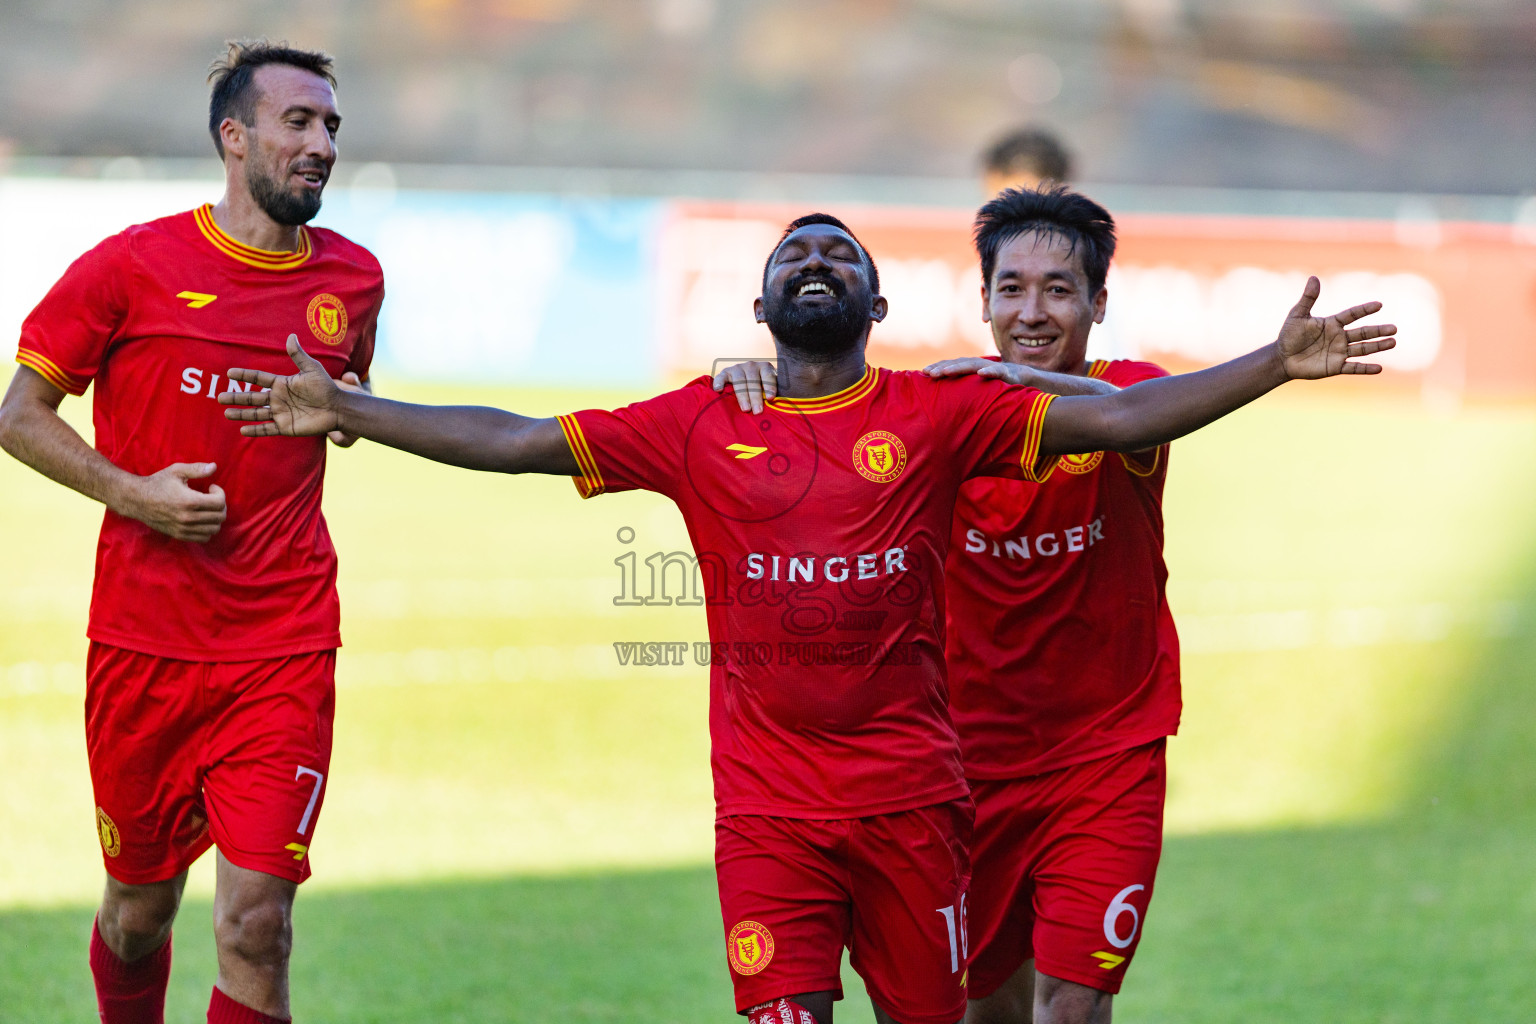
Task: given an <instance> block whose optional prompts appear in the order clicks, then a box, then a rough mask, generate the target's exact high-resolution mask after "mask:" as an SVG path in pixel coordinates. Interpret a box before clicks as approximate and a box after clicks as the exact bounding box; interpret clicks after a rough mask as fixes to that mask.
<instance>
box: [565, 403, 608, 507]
mask: <svg viewBox="0 0 1536 1024" xmlns="http://www.w3.org/2000/svg"><path fill="white" fill-rule="evenodd" d="M555 418H556V419H557V420H559V421H560V429H561V430H562V431H563V432H564V433H565V443H566V444H568V445H570V446H571V454H572V455H574V456H575V457H576V465H577V466H578V467H580V469H581V475H580V476H573V477H571V482H572V483H574V484H575V485H576V492H577V493H578V494H580V495H581V496H582V497H583V498H595V497H597V496H598V495H599V494H602V493H603V491H604V490H606V488H605V487H604V486H603V474H602V472H601V471H599V470H598V468H597V460H596V459H595V458H593V457H592V449H591V448H590V447H588V446H587V438H586V435H584V434H583V433H582V432H581V424H580V423H579V422H577V420H576V415H575V413H570V414H568V415H565V416H557V417H555Z"/></svg>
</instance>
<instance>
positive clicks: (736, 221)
mask: <svg viewBox="0 0 1536 1024" xmlns="http://www.w3.org/2000/svg"><path fill="white" fill-rule="evenodd" d="M806 212H808V210H807V208H806V207H804V206H793V207H792V206H789V205H787V204H769V203H753V204H744V203H723V202H698V201H687V200H684V201H677V202H674V203H672V204H670V212H669V215H668V216H667V218H666V220H665V222H664V224H663V227H662V233H661V238H660V249H659V252H658V257H659V260H658V271H659V280H660V285H661V303H660V310H661V314H660V315H661V324H660V332H659V334H660V343H661V353H662V364H663V370H664V372H665V373H666V375H667V376H668V377H673V378H675V377H679V376H692V375H695V374H698V373H701V372H703V371H705V370H707V369H708V368H709V367H710V365H711V364H712V362H713V361H714V360H716V359H722V358H725V359H733V358H737V357H741V358H745V357H751V356H765V355H771V354H772V352H773V348H772V343H771V340H770V339H769V337H768V333H767V329H766V328H764V327H763V326H761V325H759V324H756V323H754V322H753V320H752V316H751V304H752V300H753V298H755V297H756V296H757V295H758V294H759V293H760V291H761V285H762V278H761V271H762V265H763V260H764V259H765V258H766V256H767V255H768V253H769V251H770V250H771V249H772V247H773V245H774V243H775V242H776V241H777V240H778V238H779V235H780V233H781V231H782V230H783V225H784V224H786V223H788V222H789V221H790V220H791V219H793V218H794V217H796V216H799V215H800V214H803V213H806ZM826 212H829V213H833V214H836V215H837V216H839V217H841V218H842V219H843V220H844V221H846V222H847V223H848V225H849V226H850V227H851V228H852V229H853V231H854V232H855V233H856V234H857V235H858V236H859V238H860V239H861V240H862V241H863V242H864V244H865V245H866V246H867V247H868V248H869V251H870V253H871V254H872V255H873V256H874V258H875V261H876V263H877V265H878V266H879V270H880V283H881V292H882V293H883V294H884V295H885V296H886V297H887V298H888V299H889V300H890V306H891V311H890V316H889V317H888V318H887V319H886V321H885V322H884V323H881V324H878V325H876V327H875V328H874V330H873V332H872V334H871V336H870V346H869V352H870V361H871V362H873V363H875V364H877V365H882V366H891V367H897V368H905V367H918V366H922V365H924V364H926V363H928V362H931V361H933V360H935V359H941V358H947V357H950V356H955V355H979V354H986V353H991V352H993V351H994V348H993V345H992V340H991V334H990V332H989V331H988V329H987V326H986V325H985V324H984V323H982V321H981V298H980V285H981V281H980V274H979V270H978V266H977V260H976V255H975V252H974V250H973V249H972V248H971V241H970V228H971V213H970V212H969V211H965V210H958V209H922V208H910V207H881V206H851V205H847V204H832V205H829V206H828V207H827V209H826ZM1116 220H1117V223H1118V225H1119V238H1120V245H1119V251H1118V252H1117V254H1116V257H1115V261H1114V265H1113V267H1112V268H1111V271H1110V277H1109V281H1108V287H1109V293H1110V299H1109V312H1108V316H1107V317H1106V319H1105V322H1104V323H1103V324H1102V325H1100V326H1099V327H1097V328H1095V329H1094V333H1093V338H1092V341H1091V343H1090V349H1089V351H1090V354H1091V355H1092V356H1095V357H1105V358H1135V359H1149V360H1153V361H1155V362H1160V363H1164V364H1166V365H1169V366H1170V367H1172V368H1177V369H1191V368H1195V367H1198V366H1204V365H1209V364H1211V363H1214V362H1220V361H1221V360H1223V359H1227V358H1230V357H1232V356H1236V355H1240V354H1241V353H1243V352H1247V351H1249V350H1251V349H1253V348H1256V347H1257V346H1259V345H1262V344H1264V343H1265V342H1267V341H1270V340H1272V339H1273V338H1274V335H1275V332H1276V330H1277V329H1278V328H1279V326H1280V322H1281V321H1282V320H1283V319H1284V317H1285V314H1286V312H1287V311H1288V310H1289V309H1290V307H1291V305H1292V304H1293V303H1294V302H1295V301H1296V298H1297V297H1298V296H1299V295H1300V294H1301V288H1302V285H1303V284H1304V283H1305V281H1306V277H1307V275H1308V274H1316V275H1318V277H1319V278H1321V279H1322V283H1323V291H1322V298H1321V299H1320V300H1319V302H1318V307H1317V308H1318V309H1319V310H1320V311H1323V312H1333V311H1336V310H1340V309H1344V308H1346V307H1348V306H1352V305H1355V304H1357V303H1360V302H1365V301H1368V300H1371V299H1379V300H1380V301H1381V302H1383V303H1384V304H1385V307H1386V308H1385V309H1384V310H1383V312H1382V313H1381V314H1380V315H1379V316H1377V317H1374V318H1372V319H1373V320H1377V321H1380V320H1389V321H1391V322H1392V323H1395V324H1397V326H1398V330H1399V344H1398V348H1397V349H1396V350H1395V351H1393V352H1391V353H1389V354H1387V355H1385V356H1383V357H1382V362H1383V364H1384V365H1385V366H1386V367H1387V368H1388V377H1389V378H1391V379H1394V380H1396V381H1397V382H1398V383H1400V384H1403V385H1409V386H1413V387H1419V388H1422V389H1423V391H1424V394H1425V396H1426V398H1427V399H1435V400H1445V401H1450V402H1455V401H1459V400H1460V398H1461V397H1462V396H1463V395H1475V396H1478V397H1489V398H1499V397H1512V398H1516V397H1518V398H1524V397H1530V396H1532V395H1536V344H1533V343H1536V237H1533V236H1532V234H1533V233H1532V232H1531V231H1530V229H1529V228H1522V227H1519V226H1515V225H1509V224H1494V223H1476V222H1440V221H1433V220H1426V221H1423V222H1414V221H1401V220H1400V221H1385V220H1344V219H1323V218H1318V219H1311V218H1297V217H1264V216H1242V217H1233V216H1198V215H1166V214H1148V213H1133V214H1125V215H1123V216H1119V217H1117V218H1116Z"/></svg>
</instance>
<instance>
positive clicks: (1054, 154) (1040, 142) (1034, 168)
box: [981, 128, 1074, 196]
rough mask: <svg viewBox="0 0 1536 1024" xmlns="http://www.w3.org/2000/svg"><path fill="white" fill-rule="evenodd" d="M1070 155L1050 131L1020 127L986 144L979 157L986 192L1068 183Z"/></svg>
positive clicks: (1070, 166) (1071, 170) (1071, 174)
mask: <svg viewBox="0 0 1536 1024" xmlns="http://www.w3.org/2000/svg"><path fill="white" fill-rule="evenodd" d="M1073 171H1074V168H1073V166H1072V154H1071V153H1069V152H1068V151H1067V147H1066V146H1065V145H1064V144H1063V143H1062V141H1061V139H1059V138H1058V137H1057V136H1056V135H1055V134H1054V133H1053V132H1050V131H1047V130H1046V129H1044V128H1020V129H1018V130H1017V131H1012V132H1009V133H1008V134H1007V135H1004V136H1003V137H1002V138H1000V139H998V140H997V141H996V142H994V143H992V145H990V146H988V147H987V149H986V151H985V152H984V153H983V154H982V157H981V173H982V185H983V187H985V188H986V190H987V195H989V196H995V195H997V194H998V193H999V192H1001V191H1002V190H1003V189H1005V188H1026V189H1041V188H1049V187H1051V186H1052V185H1065V184H1068V183H1069V182H1071V180H1072V176H1073Z"/></svg>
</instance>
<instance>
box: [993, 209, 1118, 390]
mask: <svg viewBox="0 0 1536 1024" xmlns="http://www.w3.org/2000/svg"><path fill="white" fill-rule="evenodd" d="M981 298H982V304H983V305H982V319H983V320H985V321H986V322H987V323H989V324H991V326H992V340H993V341H994V342H996V343H997V351H998V353H999V354H1001V355H1002V357H1003V360H1004V361H1005V362H1009V363H1023V364H1024V365H1026V366H1032V367H1034V368H1035V369H1038V370H1049V371H1052V372H1055V373H1082V372H1083V369H1084V365H1085V363H1084V356H1085V355H1086V353H1087V350H1088V333H1089V331H1091V330H1092V329H1093V325H1094V324H1096V323H1102V322H1103V320H1104V306H1105V303H1106V302H1107V301H1108V299H1109V292H1108V290H1107V289H1105V288H1102V287H1101V288H1099V289H1098V291H1097V292H1094V291H1092V289H1091V285H1090V284H1089V281H1088V275H1087V273H1086V272H1085V271H1084V270H1083V261H1082V258H1081V255H1080V249H1079V250H1077V251H1074V249H1073V246H1072V244H1071V243H1070V242H1069V241H1067V240H1066V239H1064V238H1062V237H1061V236H1060V235H1057V234H1046V233H1042V232H1037V231H1026V232H1024V233H1023V234H1021V235H1019V236H1017V237H1016V238H1013V239H1012V240H1010V241H1009V242H1007V243H1006V244H1005V245H1003V247H1002V248H1001V249H999V250H998V253H997V265H996V267H994V268H993V271H992V280H991V281H989V282H988V283H987V284H986V285H984V286H983V287H982V292H981Z"/></svg>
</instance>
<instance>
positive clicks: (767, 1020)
mask: <svg viewBox="0 0 1536 1024" xmlns="http://www.w3.org/2000/svg"><path fill="white" fill-rule="evenodd" d="M747 1024H817V1021H816V1018H815V1016H814V1015H813V1014H812V1013H811V1011H810V1010H807V1009H806V1008H805V1007H803V1006H801V1005H800V1004H799V1003H797V1002H795V1001H794V1000H793V999H776V1000H774V1001H773V1002H771V1003H762V1004H761V1005H759V1006H754V1007H752V1009H750V1010H748V1011H747Z"/></svg>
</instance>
